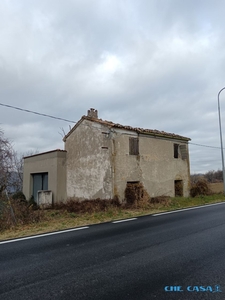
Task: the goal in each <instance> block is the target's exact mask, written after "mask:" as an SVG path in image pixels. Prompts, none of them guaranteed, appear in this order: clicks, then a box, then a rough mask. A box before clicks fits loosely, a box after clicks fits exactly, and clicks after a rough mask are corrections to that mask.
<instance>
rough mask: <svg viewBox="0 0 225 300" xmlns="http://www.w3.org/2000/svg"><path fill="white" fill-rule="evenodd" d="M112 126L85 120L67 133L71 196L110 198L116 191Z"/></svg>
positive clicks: (66, 146) (68, 176) (68, 174)
mask: <svg viewBox="0 0 225 300" xmlns="http://www.w3.org/2000/svg"><path fill="white" fill-rule="evenodd" d="M108 133H109V129H108V128H107V127H105V126H103V125H101V124H98V123H93V122H91V121H88V120H83V121H82V123H81V124H80V125H79V126H78V127H77V128H76V129H75V130H74V131H73V132H72V133H71V134H70V135H69V136H68V137H67V139H66V142H65V150H66V151H67V197H72V198H77V199H80V200H82V199H96V198H102V199H110V198H112V197H113V191H112V168H111V159H110V158H111V147H110V146H111V142H110V136H109V134H108Z"/></svg>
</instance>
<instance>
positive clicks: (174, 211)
mask: <svg viewBox="0 0 225 300" xmlns="http://www.w3.org/2000/svg"><path fill="white" fill-rule="evenodd" d="M220 204H225V202H219V203H214V204H207V205H201V206H195V207H189V208H183V209H177V210H173V211H167V212H163V213H158V214H154V215H152V216H153V217H158V216H162V215H168V214H174V213H177V212H182V211H185V210H191V209H198V208H205V207H209V206H214V205H220Z"/></svg>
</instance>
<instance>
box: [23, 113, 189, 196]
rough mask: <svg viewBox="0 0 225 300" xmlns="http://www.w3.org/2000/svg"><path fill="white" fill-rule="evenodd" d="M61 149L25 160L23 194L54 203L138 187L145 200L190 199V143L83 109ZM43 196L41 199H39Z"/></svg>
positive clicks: (118, 192) (114, 194) (115, 192)
mask: <svg viewBox="0 0 225 300" xmlns="http://www.w3.org/2000/svg"><path fill="white" fill-rule="evenodd" d="M63 141H64V150H58V149H57V150H53V151H49V152H45V153H40V154H36V155H32V156H28V157H25V158H24V178H23V192H24V194H25V196H26V197H27V199H29V198H30V197H31V196H33V197H34V199H35V201H37V199H38V191H43V190H44V191H48V192H50V193H51V194H52V199H53V201H54V202H60V201H65V200H67V199H68V198H74V199H79V200H84V199H89V200H91V199H97V198H100V199H113V198H114V197H118V199H119V200H120V201H123V200H124V198H125V189H126V187H127V186H128V185H129V186H132V185H134V186H135V185H137V184H139V183H140V184H141V185H142V186H143V188H144V189H145V191H146V192H147V193H148V195H149V196H150V197H156V196H162V195H163V196H171V197H174V196H184V197H187V196H189V188H190V186H189V185H190V166H189V150H188V142H189V141H190V139H189V138H187V137H183V136H180V135H177V134H173V133H167V132H164V131H158V130H151V129H143V128H134V127H131V126H123V125H120V124H115V123H113V122H110V121H103V120H101V119H99V118H98V111H97V110H95V109H93V108H92V109H90V110H88V114H87V116H83V117H81V119H80V120H79V121H78V122H77V123H76V125H75V126H74V127H73V128H72V129H71V130H70V131H69V132H68V134H66V135H65V137H64V138H63ZM42 196H43V195H42Z"/></svg>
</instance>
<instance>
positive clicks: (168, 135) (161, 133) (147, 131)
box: [63, 116, 191, 141]
mask: <svg viewBox="0 0 225 300" xmlns="http://www.w3.org/2000/svg"><path fill="white" fill-rule="evenodd" d="M83 120H89V121H91V122H95V123H99V124H102V125H106V126H108V127H110V128H119V129H125V130H130V131H135V132H137V133H142V134H148V135H153V136H160V137H166V138H173V139H180V140H185V141H190V140H191V139H190V138H188V137H184V136H181V135H178V134H175V133H168V132H165V131H159V130H156V129H144V128H139V127H132V126H128V125H121V124H117V123H113V122H111V121H104V120H102V119H96V118H91V117H87V116H83V117H82V118H81V119H80V120H79V121H78V122H77V124H76V125H75V126H74V127H73V128H72V129H71V130H70V131H69V132H68V133H67V134H66V135H65V137H64V139H63V140H64V141H66V138H67V137H68V136H69V135H70V134H71V133H72V132H73V131H74V130H75V129H76V128H77V127H78V126H79V124H80V123H81V122H82V121H83Z"/></svg>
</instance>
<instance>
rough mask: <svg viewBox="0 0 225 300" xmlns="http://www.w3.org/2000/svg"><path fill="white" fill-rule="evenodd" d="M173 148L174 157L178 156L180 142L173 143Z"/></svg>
mask: <svg viewBox="0 0 225 300" xmlns="http://www.w3.org/2000/svg"><path fill="white" fill-rule="evenodd" d="M173 150H174V158H178V156H179V154H178V150H179V144H173Z"/></svg>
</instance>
